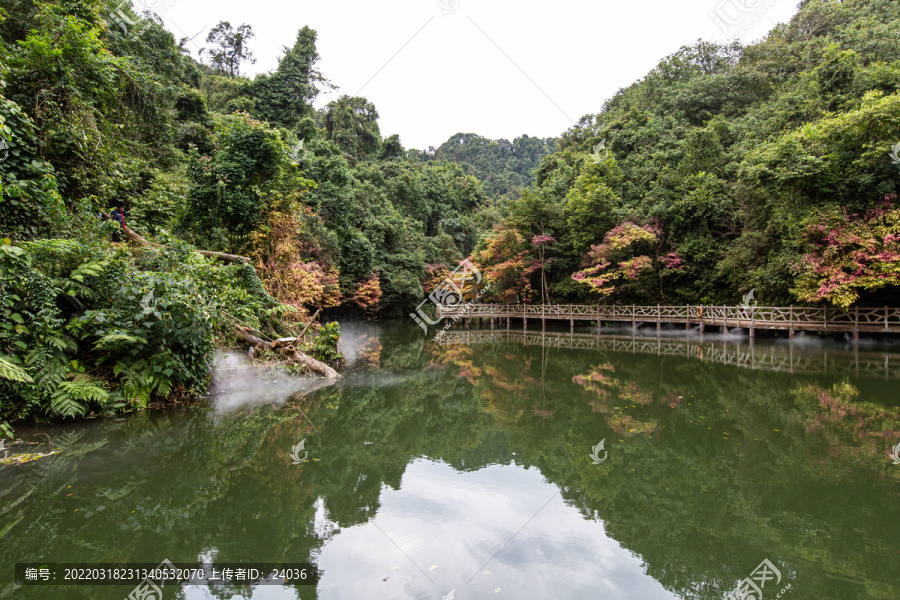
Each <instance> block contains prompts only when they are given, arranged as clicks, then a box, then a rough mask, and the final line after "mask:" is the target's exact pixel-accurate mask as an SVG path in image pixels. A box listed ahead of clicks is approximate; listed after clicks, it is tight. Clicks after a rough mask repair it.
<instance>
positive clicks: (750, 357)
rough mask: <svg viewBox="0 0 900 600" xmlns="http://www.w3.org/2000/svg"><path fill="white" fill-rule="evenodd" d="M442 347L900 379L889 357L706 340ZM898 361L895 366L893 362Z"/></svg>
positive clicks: (513, 338)
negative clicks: (628, 356)
mask: <svg viewBox="0 0 900 600" xmlns="http://www.w3.org/2000/svg"><path fill="white" fill-rule="evenodd" d="M438 343H439V344H441V345H455V344H465V345H478V344H502V343H506V344H522V345H525V346H544V347H550V348H564V349H569V350H601V351H613V352H630V353H632V354H637V353H641V354H656V355H657V356H681V357H685V358H693V359H697V360H702V361H706V362H715V363H720V364H724V365H732V366H736V367H742V368H747V369H754V370H760V371H779V372H784V373H810V374H812V373H825V374H835V375H837V374H840V375H864V376H868V377H878V378H884V379H890V380H897V379H900V360H898V359H897V355H896V354H892V353H890V352H860V351H859V350H858V346H854V348H856V350H854V351H847V350H840V349H834V348H815V347H813V348H804V349H803V350H802V351H800V350H795V348H794V344H790V345H788V344H783V345H778V344H766V345H764V346H762V347H758V346H757V345H756V344H753V343H745V344H741V343H735V342H734V341H729V340H716V341H710V340H703V339H700V338H699V337H698V336H692V337H688V338H685V337H676V338H671V337H665V336H653V337H642V336H625V335H609V334H603V335H600V332H599V330H598V332H597V333H596V334H591V333H571V332H570V333H564V332H558V331H552V332H543V333H542V332H540V331H532V332H529V331H518V330H516V331H505V330H500V331H492V330H489V329H488V330H483V329H482V330H467V329H461V330H456V331H446V332H444V334H443V335H442V336H441V337H440V339H439V342H438ZM892 359H893V360H892Z"/></svg>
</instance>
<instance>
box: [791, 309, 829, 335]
mask: <svg viewBox="0 0 900 600" xmlns="http://www.w3.org/2000/svg"><path fill="white" fill-rule="evenodd" d="M825 322H826V323H827V322H828V309H827V308H826V309H825ZM788 339H789V340H792V339H794V305H793V304H791V315H790V325H788Z"/></svg>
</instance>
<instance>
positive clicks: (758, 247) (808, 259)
mask: <svg viewBox="0 0 900 600" xmlns="http://www.w3.org/2000/svg"><path fill="white" fill-rule="evenodd" d="M897 40H900V4H898V3H897V2H892V1H890V0H851V1H848V2H823V1H820V0H810V1H806V2H803V3H802V5H801V7H800V9H799V12H798V14H797V15H796V16H795V17H794V18H793V19H792V20H791V22H790V23H789V24H788V25H784V26H779V27H777V28H775V29H774V30H773V31H771V32H770V34H769V36H768V37H767V38H766V39H765V40H763V41H762V42H760V43H758V44H755V45H752V46H747V47H741V46H740V45H738V44H733V45H728V46H720V45H716V44H711V43H706V42H702V41H701V42H697V43H696V44H695V45H693V46H691V47H686V48H683V49H682V50H681V51H679V52H677V53H676V54H674V55H672V56H669V57H667V58H666V59H665V60H663V61H662V62H660V64H659V65H658V66H657V67H656V68H655V69H654V70H653V71H651V72H650V73H648V74H647V75H646V76H645V77H644V78H643V79H641V80H640V81H638V82H636V83H634V84H633V85H631V86H629V87H627V88H625V89H622V90H620V91H619V92H618V93H617V94H616V95H615V96H614V97H613V98H611V99H609V100H608V101H607V102H606V103H605V104H604V105H603V107H602V110H601V111H600V112H598V113H597V114H595V115H587V116H585V117H583V118H582V119H581V120H580V121H579V123H578V125H577V126H576V127H573V128H572V129H571V130H569V131H567V132H566V133H565V134H564V135H563V136H562V138H561V140H560V142H559V150H558V151H557V152H555V153H554V154H553V155H551V156H549V157H547V158H545V159H544V160H543V161H542V163H541V165H540V167H539V169H538V172H537V181H536V185H535V186H534V187H533V188H531V189H528V190H526V192H525V193H524V194H523V196H522V198H521V199H520V200H518V201H515V202H513V203H512V204H511V206H510V207H509V213H508V218H507V219H505V220H504V221H503V223H502V224H499V225H498V226H497V227H495V228H494V230H493V231H492V232H491V233H490V234H489V235H488V236H486V237H485V238H484V239H483V240H482V242H481V243H480V245H479V248H478V251H477V253H476V255H475V259H476V262H477V263H478V264H479V265H481V267H482V268H483V270H486V271H487V272H488V273H489V274H490V279H491V280H492V281H493V283H494V284H495V285H494V286H493V290H495V298H497V299H502V300H504V301H515V300H516V299H517V298H518V299H524V300H526V301H528V300H533V301H539V300H540V297H541V283H540V280H541V272H542V267H541V263H542V257H543V270H544V271H546V275H547V279H548V283H549V291H550V299H551V300H553V301H556V300H577V301H591V302H596V301H600V300H603V301H617V302H628V303H630V302H637V303H649V304H656V303H663V304H666V303H671V304H686V303H691V304H700V303H730V304H735V303H737V302H739V301H740V299H741V296H742V294H743V293H746V292H748V291H749V290H751V289H753V288H755V290H756V294H755V295H756V298H757V299H758V301H759V302H760V304H765V305H769V306H772V305H787V304H801V303H813V304H822V303H828V304H832V305H837V306H843V307H846V306H849V305H851V304H853V303H859V304H860V305H874V306H882V305H884V304H891V305H896V304H897V300H898V298H900V294H898V291H900V290H898V287H897V286H898V283H900V238H898V236H900V212H898V209H897V207H896V202H897V193H898V190H900V158H898V156H897V155H898V151H900V147H898V146H895V144H898V143H900V92H898V87H900V44H898V43H897ZM892 147H893V151H892ZM891 152H893V157H892V156H891Z"/></svg>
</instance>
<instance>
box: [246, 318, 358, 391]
mask: <svg viewBox="0 0 900 600" xmlns="http://www.w3.org/2000/svg"><path fill="white" fill-rule="evenodd" d="M234 329H235V334H236V335H237V337H238V338H239V339H241V340H242V341H244V342H246V343H247V344H250V345H251V346H252V347H253V348H263V349H266V350H278V351H280V352H281V353H282V354H283V355H284V356H285V358H287V359H288V360H289V361H291V362H294V363H297V364H300V365H306V366H307V367H309V368H310V369H312V370H313V371H315V372H316V373H321V374H322V375H324V376H325V377H326V378H328V379H340V378H341V376H340V374H338V372H337V371H335V370H334V369H332V368H331V367H329V366H328V365H326V364H325V363H323V362H321V361H318V360H316V359H314V358H313V357H311V356H307V355H306V354H304V353H303V352H300V351H299V350H297V349H296V348H295V347H294V344H293V341H294V339H292V338H285V340H275V341H274V342H267V341H266V340H264V339H262V338H260V337H257V336H255V335H253V333H252V330H251V329H250V328H249V327H242V326H240V325H235V326H234Z"/></svg>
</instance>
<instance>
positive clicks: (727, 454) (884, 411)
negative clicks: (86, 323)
mask: <svg viewBox="0 0 900 600" xmlns="http://www.w3.org/2000/svg"><path fill="white" fill-rule="evenodd" d="M349 329H351V328H346V327H345V329H344V330H345V332H346V331H348V330H349ZM501 333H505V332H501ZM538 335H539V334H538ZM566 335H567V334H566ZM363 336H364V337H363ZM594 337H596V336H594ZM545 339H546V338H545ZM526 341H527V342H528V343H527V345H526V343H525V342H526ZM639 341H641V340H640V339H639ZM650 341H651V342H653V343H655V342H656V340H650ZM664 341H665V340H664ZM623 343H624V341H623ZM352 344H353V346H352V347H353V349H354V350H353V351H354V358H355V361H354V363H353V366H352V367H351V370H350V372H348V373H347V374H346V375H345V377H344V378H343V379H342V380H340V381H339V382H338V383H336V384H335V385H333V386H330V387H327V388H323V389H319V390H316V391H313V392H312V393H307V392H308V391H309V390H308V389H304V390H299V391H298V390H295V389H290V390H282V391H281V392H279V393H283V395H282V396H278V397H277V398H274V400H273V397H272V393H271V392H270V390H272V389H274V387H272V386H267V385H266V384H265V383H254V384H252V385H248V386H247V387H246V388H245V389H244V391H245V392H246V393H247V394H248V395H249V396H250V399H249V401H247V402H237V403H236V404H233V403H232V400H231V399H230V398H226V400H224V401H223V403H224V406H226V407H227V410H226V409H224V408H223V406H219V405H218V404H217V402H218V399H217V398H213V400H212V402H213V405H212V407H210V408H206V407H194V408H182V409H178V410H171V411H166V412H163V413H138V414H135V415H133V416H131V417H128V418H120V419H114V420H98V421H94V422H89V423H85V424H79V425H70V426H60V427H54V428H49V429H43V430H40V431H41V432H43V433H46V434H47V435H49V436H50V446H49V447H48V449H49V448H50V447H52V448H53V449H54V450H59V454H57V455H54V456H50V457H47V458H43V459H41V460H38V461H35V462H33V463H29V464H27V465H22V466H19V467H15V468H12V467H5V468H2V469H0V540H2V542H3V544H4V548H5V550H6V551H5V553H4V563H6V564H5V565H4V568H3V569H0V598H51V599H53V598H66V599H68V598H92V599H93V598H117V599H121V598H124V597H126V596H127V594H128V592H129V591H130V590H129V589H122V588H121V587H109V588H107V587H93V588H68V589H67V588H59V587H54V588H20V589H15V588H14V587H13V586H12V585H11V582H10V581H9V578H10V577H11V572H12V570H11V568H6V567H10V566H11V564H12V563H14V562H19V561H45V562H46V561H52V562H63V561H72V560H89V561H92V562H102V561H116V562H156V563H158V562H160V561H161V560H162V559H163V558H168V559H170V560H172V561H176V562H178V561H182V562H187V561H194V560H197V559H198V558H199V557H214V559H215V560H217V561H221V562H241V561H245V562H249V561H269V562H305V561H311V562H316V563H318V564H319V566H320V568H322V569H324V570H325V574H324V576H323V578H322V581H321V582H320V584H319V586H318V589H316V590H311V589H308V588H304V587H301V586H296V587H263V586H260V587H257V588H255V589H251V588H250V587H249V586H245V587H244V588H229V589H224V588H212V589H206V588H192V589H184V590H180V591H179V596H178V597H184V598H206V597H215V598H232V597H237V598H251V597H252V598H278V599H286V598H290V599H294V598H302V599H303V600H308V599H309V598H328V599H333V598H354V599H356V598H359V597H373V598H422V599H426V598H428V599H434V600H437V599H439V598H441V597H442V596H445V595H447V593H448V592H449V591H450V590H451V589H454V590H455V597H456V598H458V599H459V600H466V599H467V598H485V597H497V598H503V597H509V598H517V599H518V598H572V599H575V598H579V599H580V598H590V597H600V598H613V599H617V598H623V599H624V598H629V599H632V598H652V599H656V598H696V599H704V600H706V599H717V600H719V599H721V598H723V597H724V595H725V594H726V592H727V591H728V590H730V589H733V588H734V586H735V585H736V584H737V583H738V582H739V581H740V580H742V579H743V578H745V577H747V576H748V575H749V574H750V573H751V572H752V571H753V569H754V568H755V567H756V566H757V565H758V564H760V562H761V561H762V560H763V559H766V558H768V559H769V560H771V561H772V563H773V564H774V565H776V566H777V567H778V568H779V570H780V571H781V573H782V574H783V575H784V577H785V582H790V583H791V584H792V589H791V591H790V592H789V597H790V598H796V599H801V598H826V597H827V598H834V599H844V598H847V599H850V598H863V597H867V598H883V599H889V598H890V599H893V598H896V597H897V592H898V591H900V589H898V583H897V577H896V567H895V565H894V563H895V562H896V559H895V557H896V552H897V540H898V539H900V520H898V519H897V500H898V495H900V493H898V483H900V466H893V465H892V464H891V461H890V460H889V459H888V457H887V456H886V451H885V450H886V448H887V447H889V446H890V445H893V444H896V443H897V442H898V441H900V431H898V425H897V423H898V417H900V404H898V398H897V395H896V384H895V383H893V382H890V381H886V380H884V379H879V378H876V377H874V376H869V375H867V374H866V373H865V370H862V369H861V370H860V371H859V375H857V374H856V370H855V363H850V364H852V366H853V368H850V367H848V364H847V363H848V362H849V361H851V360H854V357H853V355H852V353H851V355H850V356H849V357H847V356H844V357H841V355H839V354H838V351H837V349H835V348H832V347H828V346H825V347H823V348H819V349H817V350H815V352H826V351H827V352H828V355H829V359H828V361H829V362H828V364H829V365H832V364H835V365H837V366H838V367H840V368H838V369H837V370H831V367H830V366H829V370H828V372H827V373H814V372H804V373H800V372H797V371H796V370H795V373H794V374H791V373H790V372H779V371H766V370H763V369H759V368H758V369H748V368H738V365H739V361H736V362H733V363H731V364H720V363H716V362H712V361H710V360H698V359H697V358H696V357H695V356H688V355H678V354H669V355H667V354H665V353H645V352H632V351H629V350H627V349H623V348H620V347H603V348H601V347H599V346H598V347H595V348H593V349H571V348H568V347H562V346H560V345H559V344H555V345H550V344H546V345H536V344H532V343H531V341H530V340H522V341H517V340H515V339H511V340H503V339H499V340H495V343H490V344H485V343H480V344H474V345H466V344H453V345H436V344H433V343H430V342H426V341H424V340H423V338H422V336H421V331H420V330H419V329H418V328H416V327H414V326H409V325H406V324H385V325H379V326H374V325H370V324H362V325H360V329H359V337H358V338H354V340H353V341H352ZM755 346H756V349H755V352H757V353H761V355H763V356H776V355H778V353H780V352H783V350H784V349H783V348H778V347H770V346H771V344H769V345H767V344H765V343H762V342H761V341H757V343H756V344H755ZM744 348H746V345H744ZM794 353H795V359H796V360H797V361H798V362H795V363H794V364H795V365H796V364H799V363H803V361H806V363H803V364H807V363H808V364H812V363H815V362H816V361H818V360H819V357H818V355H815V354H814V355H809V354H808V353H807V352H806V351H805V350H802V349H797V348H795V349H794ZM859 354H860V357H863V354H864V353H862V352H860V353H859ZM889 358H890V360H889V363H888V364H890V365H894V364H896V363H895V362H894V361H895V359H896V358H897V357H896V355H891V356H890V357H889ZM898 362H900V361H898ZM838 363H840V364H838ZM842 368H849V369H850V370H849V371H848V372H846V373H845V372H843V371H842V370H841V369H842ZM304 385H305V384H304ZM241 387H242V388H243V387H244V386H243V385H242V386H241ZM276 396H277V394H276ZM261 399H263V400H261ZM31 433H36V431H35V432H31ZM28 437H30V435H28ZM36 439H41V438H36ZM43 439H45V438H43ZM300 440H305V451H306V452H308V460H307V461H306V462H303V463H302V464H294V462H295V461H294V460H292V458H291V452H292V448H294V447H295V446H296V445H297V443H298V442H299V441H300ZM601 440H605V451H606V452H607V453H608V454H607V458H606V459H605V460H604V461H603V462H602V463H600V464H594V462H595V461H594V460H592V458H591V453H592V449H593V448H594V447H596V445H597V443H598V442H600V441H601ZM766 592H767V594H766V597H768V592H769V590H768V588H767V589H766ZM207 594H208V595H207Z"/></svg>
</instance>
